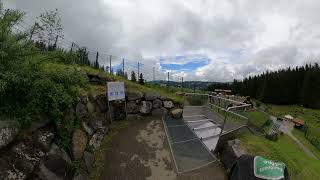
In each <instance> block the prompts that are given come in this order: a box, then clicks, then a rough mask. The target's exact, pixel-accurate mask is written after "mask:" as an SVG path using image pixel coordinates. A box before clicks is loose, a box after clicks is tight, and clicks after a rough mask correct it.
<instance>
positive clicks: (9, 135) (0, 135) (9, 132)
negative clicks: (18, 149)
mask: <svg viewBox="0 0 320 180" xmlns="http://www.w3.org/2000/svg"><path fill="white" fill-rule="evenodd" d="M19 127H20V125H19V123H18V122H17V121H0V149H1V148H3V147H5V146H7V145H8V144H9V143H10V142H11V141H12V140H13V139H14V138H15V137H16V135H17V134H18V132H19Z"/></svg>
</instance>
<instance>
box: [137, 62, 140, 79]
mask: <svg viewBox="0 0 320 180" xmlns="http://www.w3.org/2000/svg"><path fill="white" fill-rule="evenodd" d="M139 66H140V63H139V62H138V75H137V76H138V79H139V76H140V67H139Z"/></svg>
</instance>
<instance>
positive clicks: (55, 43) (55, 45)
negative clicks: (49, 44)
mask: <svg viewBox="0 0 320 180" xmlns="http://www.w3.org/2000/svg"><path fill="white" fill-rule="evenodd" d="M58 38H59V35H57V36H56V40H55V41H54V45H53V47H54V49H56V47H57V42H58Z"/></svg>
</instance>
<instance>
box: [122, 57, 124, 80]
mask: <svg viewBox="0 0 320 180" xmlns="http://www.w3.org/2000/svg"><path fill="white" fill-rule="evenodd" d="M122 76H123V77H124V58H123V59H122Z"/></svg>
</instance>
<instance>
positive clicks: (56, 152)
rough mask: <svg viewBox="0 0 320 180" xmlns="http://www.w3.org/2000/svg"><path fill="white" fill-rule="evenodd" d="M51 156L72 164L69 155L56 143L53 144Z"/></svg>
mask: <svg viewBox="0 0 320 180" xmlns="http://www.w3.org/2000/svg"><path fill="white" fill-rule="evenodd" d="M49 155H54V156H59V157H61V158H62V159H63V160H65V161H66V162H68V163H69V164H71V159H70V157H69V155H68V153H67V152H66V151H65V150H64V149H62V148H60V147H59V146H58V145H56V144H55V143H52V144H51V148H50V151H49Z"/></svg>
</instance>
